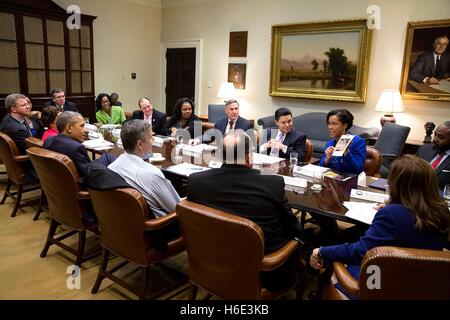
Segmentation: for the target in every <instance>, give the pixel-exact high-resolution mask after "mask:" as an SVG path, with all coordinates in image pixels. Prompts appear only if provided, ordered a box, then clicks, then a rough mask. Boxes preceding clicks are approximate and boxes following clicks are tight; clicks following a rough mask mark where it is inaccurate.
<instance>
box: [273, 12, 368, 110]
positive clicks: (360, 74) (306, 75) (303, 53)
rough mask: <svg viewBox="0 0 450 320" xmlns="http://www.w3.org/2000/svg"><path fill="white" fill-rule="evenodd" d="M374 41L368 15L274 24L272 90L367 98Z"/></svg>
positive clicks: (289, 94) (280, 94) (308, 95)
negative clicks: (343, 18)
mask: <svg viewBox="0 0 450 320" xmlns="http://www.w3.org/2000/svg"><path fill="white" fill-rule="evenodd" d="M371 42H372V30H371V29H369V28H368V27H367V19H353V20H336V21H320V22H309V23H297V24H284V25H274V26H272V50H271V63H270V65H271V67H270V88H269V94H270V95H271V96H274V97H292V98H308V99H321V100H340V101H352V102H365V101H366V95H367V78H368V72H369V60H370V49H371Z"/></svg>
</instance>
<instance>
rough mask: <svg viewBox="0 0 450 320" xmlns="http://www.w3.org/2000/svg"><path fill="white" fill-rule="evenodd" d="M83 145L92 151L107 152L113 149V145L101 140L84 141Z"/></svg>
mask: <svg viewBox="0 0 450 320" xmlns="http://www.w3.org/2000/svg"><path fill="white" fill-rule="evenodd" d="M83 145H84V146H85V147H86V148H90V149H94V150H108V149H113V148H114V143H112V142H109V141H106V140H102V139H95V140H86V141H84V142H83Z"/></svg>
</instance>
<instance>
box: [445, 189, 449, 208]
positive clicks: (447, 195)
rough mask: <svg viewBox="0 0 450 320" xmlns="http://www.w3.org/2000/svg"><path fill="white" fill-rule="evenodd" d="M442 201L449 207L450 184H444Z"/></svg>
mask: <svg viewBox="0 0 450 320" xmlns="http://www.w3.org/2000/svg"><path fill="white" fill-rule="evenodd" d="M444 199H445V201H447V205H448V206H449V207H450V184H446V185H445V187H444Z"/></svg>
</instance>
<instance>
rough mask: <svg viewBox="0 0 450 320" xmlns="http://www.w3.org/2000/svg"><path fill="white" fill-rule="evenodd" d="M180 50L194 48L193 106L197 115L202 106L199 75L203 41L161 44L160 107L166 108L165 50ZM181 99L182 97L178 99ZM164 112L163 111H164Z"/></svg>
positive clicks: (178, 41)
mask: <svg viewBox="0 0 450 320" xmlns="http://www.w3.org/2000/svg"><path fill="white" fill-rule="evenodd" d="M182 48H195V85H194V86H195V105H196V108H195V109H196V111H195V112H196V113H197V114H199V112H200V107H201V105H202V101H201V88H200V83H201V75H202V66H201V61H202V50H203V40H202V39H193V40H168V41H162V42H161V87H160V92H161V106H164V109H165V108H166V92H165V87H166V79H167V75H166V70H167V60H166V52H167V49H182ZM180 98H182V97H180ZM164 112H165V111H164Z"/></svg>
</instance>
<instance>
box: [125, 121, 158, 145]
mask: <svg viewBox="0 0 450 320" xmlns="http://www.w3.org/2000/svg"><path fill="white" fill-rule="evenodd" d="M149 129H150V130H151V129H152V125H151V124H150V123H148V122H147V121H144V120H141V119H133V120H128V121H126V122H125V123H124V124H123V127H122V130H121V131H120V139H122V145H123V148H124V149H125V151H127V152H133V151H134V149H135V148H136V144H137V143H138V141H139V140H143V139H145V137H146V135H147V131H148V130H149Z"/></svg>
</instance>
